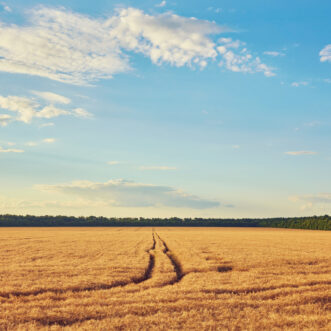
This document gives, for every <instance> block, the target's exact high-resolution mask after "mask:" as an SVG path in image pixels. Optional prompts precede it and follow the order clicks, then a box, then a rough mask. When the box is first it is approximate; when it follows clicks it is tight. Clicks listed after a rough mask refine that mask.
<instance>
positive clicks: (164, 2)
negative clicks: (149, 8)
mask: <svg viewBox="0 0 331 331" xmlns="http://www.w3.org/2000/svg"><path fill="white" fill-rule="evenodd" d="M166 4H167V1H165V0H163V1H161V2H160V3H159V4H157V5H155V7H164V6H165V5H166Z"/></svg>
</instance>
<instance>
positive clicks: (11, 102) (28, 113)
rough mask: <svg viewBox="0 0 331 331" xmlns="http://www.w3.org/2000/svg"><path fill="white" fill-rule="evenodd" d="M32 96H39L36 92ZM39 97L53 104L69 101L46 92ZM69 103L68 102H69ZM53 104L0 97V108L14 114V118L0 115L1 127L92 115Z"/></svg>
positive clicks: (80, 109) (24, 98) (28, 99)
mask: <svg viewBox="0 0 331 331" xmlns="http://www.w3.org/2000/svg"><path fill="white" fill-rule="evenodd" d="M33 94H35V95H39V94H38V93H37V92H36V91H33ZM40 97H41V98H42V99H43V100H44V99H46V100H47V101H48V102H50V101H52V102H53V103H59V102H60V103H68V101H69V99H68V98H66V97H63V96H61V95H58V94H55V93H50V92H47V93H46V94H44V92H41V94H40ZM69 102H70V101H69ZM53 103H50V104H49V103H45V102H44V101H41V100H36V99H35V98H27V97H20V96H7V97H4V96H1V95H0V108H1V109H4V110H6V111H10V112H14V113H15V114H16V116H15V117H13V116H11V115H8V114H1V115H0V124H1V125H2V126H6V125H8V123H9V122H11V121H21V122H24V123H30V122H31V121H32V120H33V119H34V118H41V119H50V118H55V117H59V116H63V115H71V116H75V117H82V118H87V117H91V116H92V114H90V113H89V112H87V111H86V110H84V109H82V108H76V109H73V110H71V109H64V108H59V107H57V106H55V105H54V104H53Z"/></svg>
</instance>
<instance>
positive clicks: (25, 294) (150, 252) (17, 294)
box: [0, 232, 156, 299]
mask: <svg viewBox="0 0 331 331" xmlns="http://www.w3.org/2000/svg"><path fill="white" fill-rule="evenodd" d="M152 238H153V244H152V247H151V248H150V249H148V250H147V251H146V253H147V254H148V255H149V261H148V265H147V267H146V269H145V272H144V274H143V275H142V276H140V277H135V278H133V279H131V280H128V281H115V282H113V283H111V284H96V285H91V286H85V287H67V288H63V289H52V288H48V289H39V290H32V291H12V292H8V293H1V292H0V297H1V298H5V299H10V297H28V296H37V295H40V294H45V293H53V294H65V293H67V292H72V293H79V292H91V291H101V290H110V289H112V288H116V287H124V286H127V285H131V284H140V283H142V282H144V281H146V280H148V279H150V278H151V276H152V272H153V269H154V265H155V256H154V254H153V251H154V250H155V246H156V239H155V235H154V232H153V233H152Z"/></svg>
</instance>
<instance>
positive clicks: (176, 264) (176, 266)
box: [156, 233, 185, 285]
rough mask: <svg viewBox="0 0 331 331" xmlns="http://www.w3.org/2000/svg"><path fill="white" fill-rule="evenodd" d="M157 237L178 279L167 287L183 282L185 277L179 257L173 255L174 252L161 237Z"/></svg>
mask: <svg viewBox="0 0 331 331" xmlns="http://www.w3.org/2000/svg"><path fill="white" fill-rule="evenodd" d="M156 236H157V237H158V239H159V240H160V242H161V244H162V246H163V253H164V254H165V255H167V257H168V259H169V260H170V263H171V264H172V266H173V268H174V271H175V273H176V279H174V280H173V281H172V282H170V283H169V284H166V285H171V284H174V283H178V282H180V281H181V279H182V278H183V277H184V276H185V274H184V273H183V268H182V265H181V263H180V262H179V260H178V259H177V257H176V256H175V255H174V254H173V252H172V251H171V250H170V249H169V247H168V245H167V243H166V242H165V241H164V240H163V239H161V237H160V236H159V235H158V234H157V233H156Z"/></svg>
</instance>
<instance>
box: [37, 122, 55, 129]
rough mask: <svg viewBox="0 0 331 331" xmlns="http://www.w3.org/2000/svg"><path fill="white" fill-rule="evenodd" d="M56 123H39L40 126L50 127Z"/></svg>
mask: <svg viewBox="0 0 331 331" xmlns="http://www.w3.org/2000/svg"><path fill="white" fill-rule="evenodd" d="M54 125H55V124H54V123H53V122H49V123H43V124H41V125H39V127H40V128H46V127H50V126H54Z"/></svg>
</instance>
